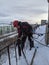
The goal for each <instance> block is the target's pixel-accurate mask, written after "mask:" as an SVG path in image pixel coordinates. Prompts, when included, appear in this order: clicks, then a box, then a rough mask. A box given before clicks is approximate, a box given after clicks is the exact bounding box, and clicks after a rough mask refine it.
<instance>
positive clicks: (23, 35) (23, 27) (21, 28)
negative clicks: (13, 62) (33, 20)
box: [13, 20, 34, 56]
mask: <svg viewBox="0 0 49 65" xmlns="http://www.w3.org/2000/svg"><path fill="white" fill-rule="evenodd" d="M13 25H14V27H16V28H17V29H18V40H17V44H18V53H19V56H21V50H23V49H24V46H25V41H26V39H27V37H28V40H29V42H30V50H31V48H32V47H34V42H33V41H32V38H33V36H32V35H33V33H32V26H31V25H30V24H29V23H28V22H21V21H18V20H15V21H14V22H13Z"/></svg>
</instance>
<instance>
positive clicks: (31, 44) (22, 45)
mask: <svg viewBox="0 0 49 65" xmlns="http://www.w3.org/2000/svg"><path fill="white" fill-rule="evenodd" d="M27 37H28V40H29V42H30V49H31V48H32V47H34V41H32V39H31V38H33V36H32V34H29V35H24V36H23V38H22V43H21V48H22V50H23V48H24V46H25V41H26V38H27Z"/></svg>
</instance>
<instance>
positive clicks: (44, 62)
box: [0, 25, 49, 65]
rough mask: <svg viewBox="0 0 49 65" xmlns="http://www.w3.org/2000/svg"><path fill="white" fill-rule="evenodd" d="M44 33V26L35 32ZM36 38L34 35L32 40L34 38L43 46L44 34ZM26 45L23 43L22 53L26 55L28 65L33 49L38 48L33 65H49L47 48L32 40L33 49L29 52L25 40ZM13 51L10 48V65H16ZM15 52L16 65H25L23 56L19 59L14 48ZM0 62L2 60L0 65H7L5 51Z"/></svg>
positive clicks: (48, 50)
mask: <svg viewBox="0 0 49 65" xmlns="http://www.w3.org/2000/svg"><path fill="white" fill-rule="evenodd" d="M45 31H46V26H45V25H44V26H40V27H39V28H37V30H36V31H35V32H36V33H45ZM37 37H38V35H34V39H35V38H36V40H38V41H39V42H41V43H42V44H45V34H44V35H43V36H39V37H38V38H37ZM34 39H33V40H34ZM26 43H27V44H26ZM26 43H25V48H24V50H23V51H24V53H25V55H26V58H27V61H28V63H29V64H30V62H31V60H32V57H33V54H34V51H35V48H36V47H37V46H38V48H37V52H36V55H35V57H34V61H33V65H49V48H48V47H46V46H43V45H41V44H39V43H38V42H36V41H35V40H34V44H35V48H32V50H31V51H30V50H29V44H28V43H29V42H28V40H26ZM14 50H15V49H14V47H13V46H12V47H10V57H11V65H16V58H15V51H14ZM16 51H17V65H27V63H26V61H25V58H24V56H23V54H22V56H21V57H20V58H19V56H18V48H16ZM5 58H6V59H5ZM1 60H2V62H0V64H1V63H2V65H9V63H8V56H7V51H6V53H3V54H2V55H1ZM1 60H0V61H1ZM3 61H4V62H3Z"/></svg>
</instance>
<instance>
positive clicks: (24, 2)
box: [0, 0, 48, 21]
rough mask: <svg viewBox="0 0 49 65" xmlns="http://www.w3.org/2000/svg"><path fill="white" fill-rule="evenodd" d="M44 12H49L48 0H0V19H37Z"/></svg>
mask: <svg viewBox="0 0 49 65" xmlns="http://www.w3.org/2000/svg"><path fill="white" fill-rule="evenodd" d="M43 14H48V3H47V0H0V20H2V19H3V18H4V19H5V20H6V19H7V20H8V19H10V20H11V19H15V18H17V19H27V20H32V21H36V19H37V18H38V16H41V15H42V16H44V15H43ZM44 18H45V17H43V19H44ZM40 19H41V18H40ZM46 19H47V17H46ZM37 21H38V20H37Z"/></svg>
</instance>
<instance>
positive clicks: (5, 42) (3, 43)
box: [0, 32, 17, 65]
mask: <svg viewBox="0 0 49 65" xmlns="http://www.w3.org/2000/svg"><path fill="white" fill-rule="evenodd" d="M0 38H1V37H0ZM16 40H17V34H16V33H15V32H14V33H12V34H8V35H5V36H2V38H1V39H0V59H1V55H2V54H3V53H4V50H5V49H6V50H7V53H8V59H9V65H11V62H10V51H9V47H10V46H11V45H13V44H14V46H15V47H14V48H15V56H16ZM16 61H17V58H16ZM0 62H1V61H0ZM0 65H2V64H1V63H0Z"/></svg>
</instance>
